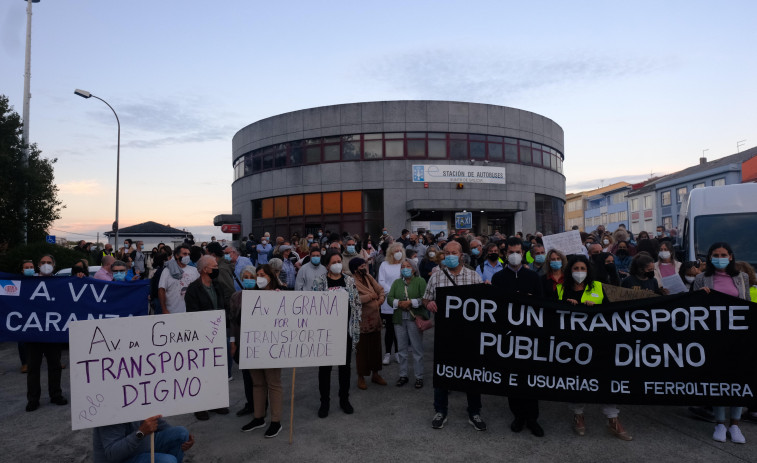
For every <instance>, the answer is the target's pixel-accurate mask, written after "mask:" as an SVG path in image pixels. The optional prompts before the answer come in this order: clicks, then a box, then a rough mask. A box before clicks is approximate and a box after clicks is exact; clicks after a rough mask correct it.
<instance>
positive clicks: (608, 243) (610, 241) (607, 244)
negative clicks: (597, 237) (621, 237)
mask: <svg viewBox="0 0 757 463" xmlns="http://www.w3.org/2000/svg"><path fill="white" fill-rule="evenodd" d="M601 244H602V252H611V250H612V248H613V247H614V245H615V239H614V238H613V237H612V235H611V234H610V233H609V232H608V233H605V234H604V236H603V237H602V243H601Z"/></svg>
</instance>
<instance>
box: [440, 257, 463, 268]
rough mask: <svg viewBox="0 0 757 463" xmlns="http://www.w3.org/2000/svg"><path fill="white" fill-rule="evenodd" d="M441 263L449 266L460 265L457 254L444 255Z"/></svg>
mask: <svg viewBox="0 0 757 463" xmlns="http://www.w3.org/2000/svg"><path fill="white" fill-rule="evenodd" d="M442 263H443V264H444V265H446V266H447V267H449V268H457V266H458V265H460V259H459V258H458V257H457V256H446V257H445V258H444V260H443V261H442Z"/></svg>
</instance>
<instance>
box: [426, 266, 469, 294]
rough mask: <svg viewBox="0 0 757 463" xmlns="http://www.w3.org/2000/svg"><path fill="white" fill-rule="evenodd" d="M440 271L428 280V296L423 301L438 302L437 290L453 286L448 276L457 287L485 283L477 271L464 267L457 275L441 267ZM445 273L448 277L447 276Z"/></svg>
mask: <svg viewBox="0 0 757 463" xmlns="http://www.w3.org/2000/svg"><path fill="white" fill-rule="evenodd" d="M438 268H439V270H437V271H436V272H434V273H433V275H431V278H429V279H428V285H426V294H424V295H423V299H426V300H428V301H435V300H436V288H444V287H447V286H453V284H452V282H451V281H450V279H449V278H447V275H449V276H450V277H452V279H453V280H455V284H456V285H457V286H463V285H476V284H480V283H483V281H482V280H481V277H480V276H479V275H478V273H476V271H475V270H471V269H469V268H467V267H463V269H462V270H461V271H460V273H458V274H457V275H455V274H454V273H452V272H450V271H449V269H447V268H445V267H443V266H439V267H438ZM445 271H446V273H447V275H445Z"/></svg>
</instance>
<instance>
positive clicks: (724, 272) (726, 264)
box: [691, 241, 750, 444]
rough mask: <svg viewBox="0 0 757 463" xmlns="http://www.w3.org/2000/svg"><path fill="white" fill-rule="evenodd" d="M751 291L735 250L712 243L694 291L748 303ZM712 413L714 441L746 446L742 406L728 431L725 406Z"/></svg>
mask: <svg viewBox="0 0 757 463" xmlns="http://www.w3.org/2000/svg"><path fill="white" fill-rule="evenodd" d="M749 288H750V285H749V275H747V274H746V273H744V272H740V271H739V270H738V269H737V268H736V256H735V255H734V254H733V249H731V246H730V245H729V244H728V243H726V242H724V241H720V242H717V243H713V244H712V245H711V246H710V249H709V250H708V251H707V266H706V267H705V270H704V272H703V273H700V274H699V275H697V276H696V278H695V279H694V284H693V285H692V286H691V290H692V291H698V290H700V289H701V290H704V291H705V292H707V293H708V294H709V292H710V291H711V290H713V289H714V290H715V291H718V292H721V293H723V294H728V295H729V296H733V297H738V298H739V299H744V300H745V301H749V300H750V294H749ZM712 411H713V412H714V413H715V421H716V422H717V425H716V426H715V431H714V432H713V434H712V438H713V440H715V441H717V442H725V441H726V439H727V436H729V435H730V437H731V441H732V442H733V443H736V444H744V443H746V439H745V438H744V435H743V434H742V433H741V429H739V420H740V419H741V407H731V410H730V426H729V427H728V428H726V426H725V423H726V418H725V415H726V407H722V406H718V407H712Z"/></svg>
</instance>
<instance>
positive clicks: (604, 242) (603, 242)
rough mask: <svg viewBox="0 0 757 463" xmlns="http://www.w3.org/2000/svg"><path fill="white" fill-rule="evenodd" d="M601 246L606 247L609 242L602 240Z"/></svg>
mask: <svg viewBox="0 0 757 463" xmlns="http://www.w3.org/2000/svg"><path fill="white" fill-rule="evenodd" d="M602 244H604V245H605V246H607V245H608V244H610V240H602Z"/></svg>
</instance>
